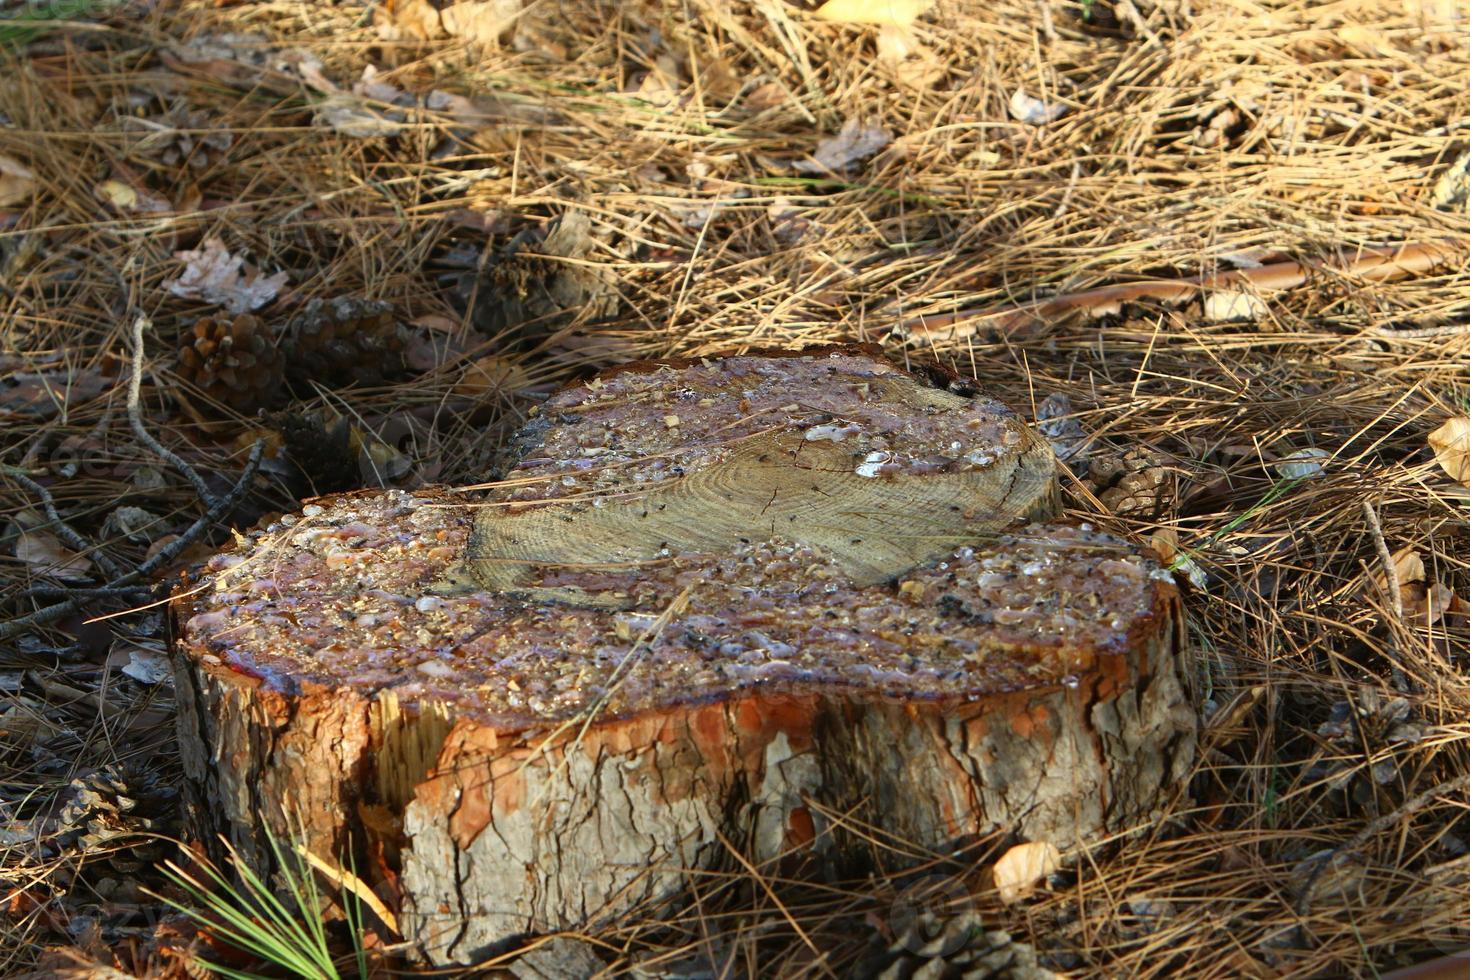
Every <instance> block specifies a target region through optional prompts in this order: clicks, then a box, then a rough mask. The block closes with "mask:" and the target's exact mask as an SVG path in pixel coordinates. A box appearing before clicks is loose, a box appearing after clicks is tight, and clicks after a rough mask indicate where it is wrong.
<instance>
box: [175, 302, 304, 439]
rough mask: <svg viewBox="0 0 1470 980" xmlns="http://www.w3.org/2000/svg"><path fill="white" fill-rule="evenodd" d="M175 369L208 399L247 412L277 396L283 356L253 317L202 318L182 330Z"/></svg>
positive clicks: (257, 319) (243, 315)
mask: <svg viewBox="0 0 1470 980" xmlns="http://www.w3.org/2000/svg"><path fill="white" fill-rule="evenodd" d="M178 371H179V374H180V375H181V376H182V377H183V378H184V380H185V381H188V382H189V383H190V384H192V385H194V386H195V387H196V388H199V389H200V390H201V391H203V392H204V394H206V395H207V396H209V397H210V398H211V399H213V400H214V401H216V402H219V403H220V404H222V405H227V406H228V407H230V408H233V409H235V410H236V411H239V412H244V413H247V414H248V413H253V412H254V411H255V410H256V409H258V408H264V407H265V406H267V405H270V404H271V403H272V402H273V401H274V400H275V399H276V398H278V397H279V395H280V392H281V383H282V381H283V380H285V359H284V358H283V357H282V356H281V352H280V350H278V349H277V347H276V344H275V339H274V338H273V337H272V335H271V330H270V328H269V327H267V326H266V325H265V323H264V322H262V321H261V319H260V318H259V317H257V316H253V315H251V314H249V313H242V314H240V315H239V316H236V317H233V318H227V317H224V316H207V317H204V318H203V319H201V320H199V321H198V322H197V323H195V324H194V327H193V329H192V330H190V331H189V332H187V333H186V334H184V336H183V339H182V345H181V346H180V348H179V364H178Z"/></svg>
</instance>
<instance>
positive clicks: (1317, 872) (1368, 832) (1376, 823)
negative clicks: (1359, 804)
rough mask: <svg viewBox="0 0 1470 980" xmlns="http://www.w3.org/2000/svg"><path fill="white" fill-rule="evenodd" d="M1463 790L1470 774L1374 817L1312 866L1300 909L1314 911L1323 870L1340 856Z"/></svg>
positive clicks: (1466, 785)
mask: <svg viewBox="0 0 1470 980" xmlns="http://www.w3.org/2000/svg"><path fill="white" fill-rule="evenodd" d="M1462 789H1470V773H1463V774H1461V775H1459V776H1456V777H1455V778H1454V779H1447V780H1445V781H1444V782H1442V783H1437V784H1436V785H1434V786H1432V787H1431V788H1429V789H1427V790H1425V791H1424V792H1422V793H1420V794H1419V795H1417V796H1411V797H1409V798H1408V799H1407V800H1405V801H1404V802H1403V803H1402V804H1401V805H1400V806H1399V808H1398V809H1397V810H1394V811H1393V812H1392V813H1385V814H1384V815H1383V816H1381V817H1378V818H1377V819H1375V820H1370V821H1369V822H1368V825H1367V826H1366V827H1364V828H1363V829H1362V830H1360V831H1358V832H1357V833H1356V834H1354V835H1353V836H1352V837H1351V838H1350V839H1349V840H1348V841H1347V843H1345V844H1343V845H1342V846H1341V847H1336V848H1333V849H1332V851H1331V852H1329V853H1328V854H1325V855H1323V857H1322V859H1321V860H1320V861H1318V862H1317V866H1316V867H1315V868H1313V869H1312V873H1311V875H1310V876H1309V877H1308V878H1307V881H1306V884H1304V885H1303V886H1302V892H1301V895H1300V896H1299V897H1298V898H1297V903H1296V909H1297V912H1299V913H1300V914H1302V915H1306V914H1307V912H1308V911H1310V909H1311V907H1312V897H1313V895H1315V894H1316V892H1317V887H1318V885H1319V884H1320V883H1321V879H1322V872H1324V871H1326V870H1327V866H1328V865H1330V864H1331V863H1332V862H1333V861H1334V860H1335V859H1336V858H1337V857H1338V856H1339V855H1342V854H1351V853H1352V852H1353V851H1356V850H1357V849H1358V848H1360V847H1362V846H1363V845H1364V844H1365V843H1367V842H1368V841H1369V840H1371V839H1372V838H1374V837H1376V836H1377V835H1378V834H1381V833H1382V832H1383V831H1385V830H1387V829H1388V828H1390V827H1392V826H1393V825H1394V824H1397V823H1399V822H1401V821H1402V820H1403V819H1404V818H1405V817H1410V816H1413V815H1414V814H1415V813H1418V812H1419V811H1420V810H1422V809H1424V808H1425V807H1426V806H1428V805H1429V804H1430V803H1433V802H1434V800H1435V799H1436V798H1438V797H1441V796H1447V795H1449V794H1450V793H1455V792H1459V791H1460V790H1462Z"/></svg>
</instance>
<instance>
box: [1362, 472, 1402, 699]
mask: <svg viewBox="0 0 1470 980" xmlns="http://www.w3.org/2000/svg"><path fill="white" fill-rule="evenodd" d="M1363 517H1364V519H1365V520H1367V522H1368V534H1369V536H1370V537H1372V538H1373V547H1374V548H1375V549H1376V550H1377V551H1378V560H1379V561H1380V562H1382V563H1383V575H1384V579H1385V581H1386V582H1387V583H1388V602H1389V608H1390V609H1392V610H1393V622H1392V623H1391V624H1389V628H1388V637H1389V639H1388V642H1389V647H1390V651H1391V653H1390V657H1389V662H1390V664H1391V666H1392V670H1393V686H1394V690H1396V691H1398V692H1399V693H1400V694H1407V693H1409V691H1410V690H1411V686H1410V684H1409V678H1408V675H1407V674H1406V673H1405V672H1404V668H1403V666H1402V665H1401V664H1400V663H1399V644H1398V640H1397V637H1398V635H1399V631H1400V630H1402V629H1403V626H1404V594H1403V591H1402V586H1401V585H1400V584H1399V570H1398V568H1397V567H1395V566H1394V563H1393V554H1392V553H1391V552H1390V551H1389V550H1388V542H1387V541H1385V540H1384V539H1383V527H1382V526H1381V525H1380V524H1379V523H1378V514H1377V513H1375V512H1374V510H1373V505H1372V504H1370V503H1369V502H1368V501H1366V500H1364V501H1363Z"/></svg>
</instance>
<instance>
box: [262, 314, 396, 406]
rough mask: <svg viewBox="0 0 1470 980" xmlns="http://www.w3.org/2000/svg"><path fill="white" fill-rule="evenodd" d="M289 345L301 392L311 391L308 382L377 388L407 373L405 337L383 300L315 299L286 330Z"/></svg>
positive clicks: (294, 379) (294, 378)
mask: <svg viewBox="0 0 1470 980" xmlns="http://www.w3.org/2000/svg"><path fill="white" fill-rule="evenodd" d="M283 344H284V346H285V347H286V349H287V350H288V351H290V354H291V364H290V368H289V372H290V377H291V381H292V383H293V384H294V385H295V386H296V387H297V389H298V393H300V394H307V393H309V392H310V385H309V384H308V382H316V383H318V384H326V385H328V386H338V385H348V384H353V383H356V384H362V385H376V384H382V383H383V381H384V380H386V379H387V378H390V377H392V376H393V375H394V374H397V373H398V372H399V371H401V370H402V369H403V349H404V346H405V345H404V337H403V334H402V333H401V331H400V330H399V327H398V319H397V317H395V316H394V315H393V305H392V304H391V303H384V302H381V301H378V300H365V299H358V298H356V297H353V296H338V297H336V298H334V299H329V300H322V299H314V300H312V301H311V302H310V303H307V304H306V309H305V310H303V311H302V312H301V313H300V314H299V315H297V316H296V317H294V318H293V319H292V320H291V322H290V323H289V324H288V325H287V326H286V332H285V336H284V338H283Z"/></svg>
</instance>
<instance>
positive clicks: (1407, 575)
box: [1373, 545, 1425, 589]
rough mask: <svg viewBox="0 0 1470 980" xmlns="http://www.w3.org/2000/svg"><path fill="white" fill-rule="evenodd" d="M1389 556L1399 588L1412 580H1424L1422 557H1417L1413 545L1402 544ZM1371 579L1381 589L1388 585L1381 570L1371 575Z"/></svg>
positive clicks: (1417, 554)
mask: <svg viewBox="0 0 1470 980" xmlns="http://www.w3.org/2000/svg"><path fill="white" fill-rule="evenodd" d="M1390 557H1392V558H1393V570H1394V574H1395V575H1396V576H1397V577H1398V580H1399V587H1400V588H1403V587H1404V586H1406V585H1409V584H1410V583H1413V582H1423V581H1424V579H1425V574H1424V559H1423V558H1420V557H1419V552H1418V551H1416V550H1414V546H1413V545H1404V546H1403V547H1402V548H1400V549H1399V550H1398V551H1395V552H1394V553H1393V554H1392V555H1391V556H1390ZM1373 580H1374V581H1375V582H1377V583H1378V587H1379V588H1381V589H1384V588H1387V587H1388V580H1387V579H1386V578H1385V576H1384V574H1383V573H1382V572H1379V573H1378V574H1377V575H1375V576H1373Z"/></svg>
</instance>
